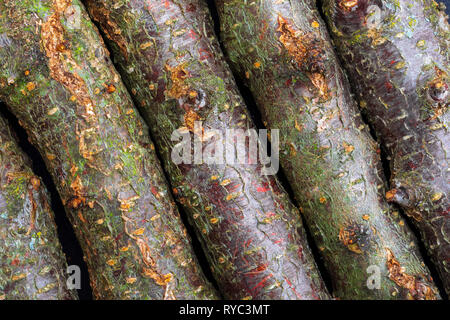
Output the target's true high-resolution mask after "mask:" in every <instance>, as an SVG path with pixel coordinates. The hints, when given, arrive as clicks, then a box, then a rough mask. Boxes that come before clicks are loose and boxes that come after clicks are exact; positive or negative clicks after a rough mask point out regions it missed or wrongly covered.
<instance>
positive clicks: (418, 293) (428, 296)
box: [385, 248, 437, 300]
mask: <svg viewBox="0 0 450 320" xmlns="http://www.w3.org/2000/svg"><path fill="white" fill-rule="evenodd" d="M385 250H386V256H387V260H386V267H387V269H388V271H389V279H391V280H392V281H394V282H395V284H396V285H398V286H399V287H402V288H405V289H407V290H408V291H409V294H410V295H411V297H412V298H413V299H417V300H422V299H425V300H436V299H437V297H436V293H435V292H434V290H433V289H432V288H431V287H430V286H428V285H427V284H425V283H423V282H422V281H420V280H418V279H416V278H415V277H414V276H411V275H409V274H407V273H405V271H404V268H402V266H401V265H400V262H399V261H398V260H397V259H396V258H395V256H394V253H393V252H392V251H391V250H390V249H389V248H385Z"/></svg>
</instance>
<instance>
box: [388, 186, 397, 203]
mask: <svg viewBox="0 0 450 320" xmlns="http://www.w3.org/2000/svg"><path fill="white" fill-rule="evenodd" d="M396 194H397V189H392V190H389V191H388V192H386V200H387V201H389V202H391V201H393V200H394V198H395V195H396Z"/></svg>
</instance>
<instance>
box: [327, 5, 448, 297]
mask: <svg viewBox="0 0 450 320" xmlns="http://www.w3.org/2000/svg"><path fill="white" fill-rule="evenodd" d="M324 11H325V13H326V16H327V20H328V23H329V26H330V29H331V31H332V36H333V38H334V40H335V43H336V45H337V48H338V52H339V54H340V57H341V59H342V61H343V63H344V66H345V67H346V69H347V71H348V74H349V77H350V80H351V81H352V83H353V84H354V88H355V91H356V93H357V98H358V100H359V104H360V106H361V108H362V111H363V112H364V113H365V114H366V115H367V118H368V120H369V121H370V123H371V124H372V126H373V128H374V130H375V132H376V135H377V137H378V139H379V140H380V142H381V143H382V145H383V147H384V148H385V149H386V152H387V154H388V157H389V161H390V167H391V179H390V185H391V190H390V191H389V192H388V193H387V194H386V198H387V199H388V200H389V201H392V202H395V203H397V204H399V205H400V206H402V207H403V208H404V209H405V212H406V213H407V214H408V215H409V216H410V217H411V218H412V221H413V222H414V223H415V224H416V225H417V227H418V229H419V230H420V232H421V235H422V240H423V241H424V243H425V245H426V247H427V249H428V252H429V255H430V257H431V258H432V260H433V262H434V264H435V265H436V267H437V269H438V272H439V274H440V277H441V279H442V281H443V283H444V287H445V289H446V291H447V293H448V294H450V273H449V272H450V218H449V208H450V206H449V199H448V194H449V190H450V189H449V167H448V155H447V153H448V147H449V145H450V142H449V136H448V128H447V126H448V121H449V112H448V102H449V95H448V86H449V82H448V72H449V51H448V47H449V36H450V30H449V25H448V17H447V16H446V15H445V13H444V12H441V11H440V9H439V6H438V4H437V3H436V2H434V1H431V0H414V1H403V0H400V1H394V0H377V1H367V0H359V1H353V2H351V1H337V0H326V1H324Z"/></svg>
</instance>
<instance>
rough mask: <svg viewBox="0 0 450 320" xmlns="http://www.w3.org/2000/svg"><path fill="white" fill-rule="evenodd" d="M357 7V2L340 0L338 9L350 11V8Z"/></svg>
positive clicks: (354, 0)
mask: <svg viewBox="0 0 450 320" xmlns="http://www.w3.org/2000/svg"><path fill="white" fill-rule="evenodd" d="M357 5H358V0H341V1H340V2H339V7H341V8H343V9H345V10H348V11H351V10H352V8H354V7H355V6H357Z"/></svg>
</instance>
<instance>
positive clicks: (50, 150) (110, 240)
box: [0, 0, 216, 299]
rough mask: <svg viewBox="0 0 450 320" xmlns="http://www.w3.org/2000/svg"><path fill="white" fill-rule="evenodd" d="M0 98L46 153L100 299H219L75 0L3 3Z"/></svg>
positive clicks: (137, 121)
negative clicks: (196, 255)
mask: <svg viewBox="0 0 450 320" xmlns="http://www.w3.org/2000/svg"><path fill="white" fill-rule="evenodd" d="M0 14H1V15H0V61H1V64H2V65H1V69H0V99H3V100H5V101H6V103H7V104H8V105H9V108H10V109H11V111H12V112H13V113H14V114H15V115H16V116H17V118H18V119H19V120H20V123H21V125H23V126H24V128H25V129H26V130H27V132H28V135H29V137H30V139H31V141H32V143H33V144H34V145H35V146H36V148H37V149H38V150H39V152H40V153H41V154H42V155H43V157H44V158H45V161H46V165H47V168H48V169H49V172H50V173H51V175H52V177H53V179H54V181H55V184H56V186H57V188H58V191H59V194H60V196H61V198H62V201H63V203H64V204H65V207H66V209H67V212H68V214H69V218H70V219H71V222H72V223H73V225H74V229H75V232H76V234H77V237H78V239H79V241H80V243H81V246H82V248H83V251H84V254H85V259H86V262H87V265H88V269H89V272H90V279H91V286H92V289H93V293H94V297H96V298H102V299H178V298H184V299H197V298H200V299H204V298H216V295H215V293H214V291H213V290H212V289H211V287H210V285H209V284H208V283H207V282H206V280H205V278H204V276H203V274H202V271H201V270H200V267H199V266H198V264H197V260H196V258H195V257H194V254H193V251H192V248H191V244H190V240H189V238H188V236H187V234H186V230H185V228H184V227H183V225H182V222H181V220H180V218H179V214H178V212H177V209H176V207H175V206H174V203H173V200H172V198H171V196H170V192H169V190H168V188H167V184H166V181H165V180H164V177H163V173H162V170H161V168H160V165H159V163H158V160H157V158H156V155H155V152H154V150H153V149H154V147H153V145H152V143H151V141H150V139H149V136H148V133H147V127H146V126H145V125H144V123H143V121H142V120H141V118H140V117H139V115H138V114H137V111H136V110H135V109H134V107H133V104H132V102H131V98H130V96H129V95H128V93H127V91H126V89H125V87H124V86H123V84H122V83H121V80H120V78H119V75H118V74H117V72H116V71H115V69H114V67H113V66H112V63H111V62H110V60H109V57H108V53H107V52H106V49H105V47H104V44H103V42H102V40H101V37H100V35H99V34H98V31H97V29H96V28H95V26H94V25H93V24H92V22H91V21H90V19H89V17H88V15H87V13H86V12H85V10H84V7H83V6H82V5H81V4H80V2H79V1H75V0H74V1H70V0H53V1H50V0H47V1H32V0H25V1H1V2H0Z"/></svg>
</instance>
